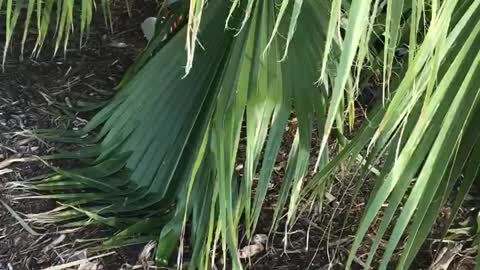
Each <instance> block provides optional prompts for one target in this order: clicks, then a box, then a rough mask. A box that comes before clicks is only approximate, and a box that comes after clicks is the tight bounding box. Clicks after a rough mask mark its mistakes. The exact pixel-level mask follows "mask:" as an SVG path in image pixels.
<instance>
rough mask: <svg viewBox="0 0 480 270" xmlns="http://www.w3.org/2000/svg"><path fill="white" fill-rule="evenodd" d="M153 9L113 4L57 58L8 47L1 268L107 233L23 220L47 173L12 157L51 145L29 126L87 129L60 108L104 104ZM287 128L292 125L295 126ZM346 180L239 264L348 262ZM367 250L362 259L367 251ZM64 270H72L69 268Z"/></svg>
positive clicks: (350, 227) (424, 264)
mask: <svg viewBox="0 0 480 270" xmlns="http://www.w3.org/2000/svg"><path fill="white" fill-rule="evenodd" d="M140 2H141V3H140ZM120 4H123V2H121V1H120V2H119V5H120ZM154 12H155V4H154V3H144V2H143V1H137V2H135V3H134V6H133V8H132V14H133V16H132V18H129V17H128V15H127V12H126V10H124V9H122V8H120V7H113V15H114V27H113V28H114V32H113V33H109V31H108V30H107V29H106V28H105V26H104V24H103V17H102V16H101V15H97V16H96V17H95V23H94V25H93V26H92V32H91V33H90V36H89V39H88V42H87V44H86V45H85V46H84V47H83V48H81V49H79V48H78V39H76V38H75V37H73V38H72V42H71V43H70V47H69V49H68V51H67V54H66V58H64V57H63V55H62V54H59V55H58V56H56V57H55V58H53V59H52V56H51V52H52V51H53V50H52V49H51V48H49V46H51V44H46V47H45V48H44V49H43V53H42V55H41V56H40V57H39V58H37V59H31V58H29V57H27V56H25V57H23V59H20V58H19V55H20V54H19V52H18V51H16V50H15V46H12V47H13V48H14V49H13V51H11V52H10V53H9V55H8V58H7V63H6V65H5V71H4V72H3V73H0V270H3V269H44V268H47V267H50V266H53V265H59V264H65V263H68V262H73V261H77V260H80V259H84V258H86V257H85V254H84V253H83V252H82V250H83V249H82V245H83V244H84V242H82V241H79V240H81V239H92V238H99V237H104V236H108V234H109V231H108V228H98V227H89V228H86V229H84V230H82V231H80V232H76V233H71V234H65V233H60V232H59V228H57V227H55V226H47V227H45V226H38V225H37V224H34V223H30V222H28V219H27V216H26V215H27V214H34V213H41V212H45V211H48V210H51V209H52V208H54V207H55V206H56V205H57V204H56V202H54V201H49V200H43V199H42V200H32V199H29V200H21V199H18V198H19V197H21V196H25V195H29V194H30V193H28V191H25V190H22V189H21V188H20V186H19V185H18V184H17V183H19V182H25V181H28V179H29V178H31V177H35V176H39V175H41V174H45V173H47V172H48V168H47V167H46V166H45V165H43V164H42V163H41V162H38V161H31V162H12V161H15V160H17V161H22V158H25V157H26V158H28V157H30V156H32V155H45V154H49V153H53V152H55V150H56V149H57V146H58V145H56V144H54V143H51V142H45V141H41V140H38V139H36V138H35V137H34V136H32V132H31V131H32V130H34V129H39V128H40V129H42V128H62V129H63V128H74V127H80V126H82V125H84V124H85V123H86V119H89V117H90V116H91V114H89V113H75V112H73V111H72V110H71V109H69V108H70V107H75V105H76V104H78V102H83V101H89V100H95V101H98V100H106V99H107V98H108V97H110V96H111V95H112V94H113V93H114V91H115V90H114V89H113V88H114V86H115V85H116V83H118V81H119V80H120V79H121V77H122V74H123V73H124V72H125V71H126V69H127V68H128V66H129V65H130V64H131V63H132V62H133V61H134V59H135V57H136V55H138V53H139V52H140V50H141V49H142V48H143V47H144V46H145V41H144V39H143V36H142V33H141V30H140V23H141V22H142V21H143V19H145V18H146V17H148V16H152V15H154ZM152 13H153V14H152ZM2 38H3V37H2ZM34 38H35V36H34V35H31V36H30V40H29V42H30V43H27V49H28V44H30V45H32V44H33V42H34ZM14 45H15V44H14ZM27 51H28V50H27ZM291 126H292V128H294V127H295V122H294V121H292V122H291ZM285 139H286V143H285V144H284V146H283V147H282V151H281V153H280V155H279V162H278V165H277V167H276V173H275V175H274V180H273V186H272V188H271V190H270V192H269V195H268V199H267V203H266V205H265V209H264V211H263V213H262V216H261V219H260V222H259V226H258V233H259V234H262V233H268V231H269V228H270V220H271V216H272V214H273V213H272V210H271V209H270V208H269V201H270V202H273V201H274V199H275V197H276V194H277V191H278V186H279V185H278V182H279V181H280V179H281V177H282V175H283V172H284V169H285V168H284V167H285V164H286V162H285V160H282V157H286V155H287V154H288V141H289V140H291V137H289V136H288V134H287V135H286V138H285ZM313 146H315V142H313ZM332 147H334V146H332ZM317 148H318V147H315V148H314V149H317ZM54 165H57V166H58V165H61V166H63V167H69V166H73V165H75V164H74V163H72V162H65V161H63V162H54ZM351 180H352V175H349V174H348V173H346V174H345V175H339V176H338V177H337V179H336V180H335V182H334V184H333V187H332V189H331V191H330V194H331V197H330V198H331V201H330V202H329V203H327V204H326V205H325V206H324V208H323V209H322V212H321V213H318V214H316V215H313V216H309V217H306V216H305V217H301V218H300V219H299V222H298V223H297V225H295V227H294V228H293V230H292V231H291V232H290V233H289V234H288V235H287V237H286V238H288V245H287V246H284V243H283V241H282V240H283V239H284V238H285V235H284V234H283V232H282V230H280V231H279V232H277V233H275V234H274V237H273V239H270V241H269V245H268V246H267V249H266V251H263V252H261V253H260V254H258V255H256V256H254V257H252V258H251V259H250V260H249V261H246V262H245V264H246V265H248V266H249V268H251V269H260V270H261V269H299V270H300V269H302V270H303V269H312V270H313V269H343V268H344V266H343V264H342V262H344V261H345V259H346V257H347V256H348V252H349V248H350V244H351V243H352V241H353V237H354V232H355V229H356V228H355V226H354V224H358V222H359V219H360V217H361V213H362V210H363V208H364V206H365V203H366V200H367V198H368V193H369V187H370V186H371V185H370V186H369V185H368V184H367V185H366V186H365V187H364V188H363V189H362V191H361V194H360V195H359V196H357V198H356V199H355V202H354V203H353V208H352V211H351V212H350V214H348V212H349V207H350V202H351V200H352V195H351V194H352V190H353V186H352V184H351ZM317 212H318V211H317ZM15 215H18V216H17V217H16V216H15ZM347 215H348V219H347ZM22 220H23V221H22ZM22 222H26V223H27V224H28V228H31V230H32V231H30V232H29V231H28V230H27V229H26V228H25V225H24V224H22ZM344 224H346V226H344ZM280 228H282V225H281V226H280ZM433 240H434V239H432V241H430V242H431V243H433V242H434V241H433ZM367 245H368V243H367ZM433 247H435V245H433V246H432V245H430V244H427V245H426V247H425V248H424V249H423V250H422V251H421V253H420V255H419V258H421V259H419V260H418V261H417V262H416V265H415V266H414V267H415V268H414V269H427V268H428V267H429V265H430V264H431V263H432V261H433V260H434V255H435V253H436V250H435V249H434V248H433ZM366 248H367V246H365V254H368V251H367V249H366ZM143 249H144V245H138V246H133V247H128V248H124V249H118V250H115V254H112V255H109V256H105V257H102V258H98V259H97V260H96V262H97V263H98V265H97V267H101V268H87V269H140V268H142V266H141V265H138V263H137V261H138V256H139V255H140V253H141V252H142V250H143ZM362 260H365V258H364V257H363V256H359V257H358V258H357V261H356V264H355V265H354V269H360V268H361V267H362V263H361V261H362ZM450 266H451V267H454V268H449V269H465V270H466V269H473V268H474V264H473V258H471V257H470V256H468V255H464V254H461V253H459V254H458V255H457V256H456V257H455V258H454V262H453V263H452V264H451V265H450ZM68 269H78V265H76V266H72V267H70V268H68Z"/></svg>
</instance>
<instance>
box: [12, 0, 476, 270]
mask: <svg viewBox="0 0 480 270" xmlns="http://www.w3.org/2000/svg"><path fill="white" fill-rule="evenodd" d="M27 3H28V5H26V6H27V11H26V20H25V27H24V29H25V33H27V32H28V30H27V29H28V26H29V25H30V18H31V17H32V14H33V10H34V9H36V10H37V15H36V17H37V24H36V27H37V29H39V31H38V43H37V45H38V46H36V49H37V51H38V50H39V48H40V46H41V44H42V42H43V41H44V39H45V35H46V31H47V30H48V28H49V27H48V26H49V25H50V24H51V23H53V22H50V14H51V13H52V12H53V11H54V9H53V6H54V3H55V5H56V6H57V8H56V9H55V10H56V12H58V15H57V17H56V18H57V21H56V28H55V29H56V36H57V43H56V48H58V46H59V44H60V42H61V41H62V40H64V41H65V42H66V41H67V40H68V36H69V34H70V33H71V31H72V29H73V27H72V25H73V24H74V21H75V20H74V16H73V14H76V11H75V8H76V7H77V3H74V1H72V0H65V1H58V2H56V1H54V0H47V1H45V2H41V1H33V0H29V1H27ZM108 3H109V2H108V1H102V7H104V11H105V14H106V18H107V23H108V20H109V18H110V15H109V12H108V10H109V9H108V5H109V4H108ZM79 4H80V3H79ZM13 6H14V4H13V1H12V0H8V1H7V6H6V11H7V16H6V17H7V24H6V28H7V31H6V33H7V35H6V36H7V41H6V46H5V52H6V51H7V49H8V44H10V40H11V37H12V33H13V29H14V27H15V25H16V23H17V20H18V17H19V14H20V13H21V12H22V10H23V8H24V6H23V2H22V1H20V2H18V1H17V2H16V3H15V7H13ZM93 6H94V2H92V1H90V0H83V1H82V2H81V4H80V5H78V7H80V10H79V12H80V13H79V14H80V18H81V20H80V32H81V33H82V35H83V33H86V32H88V25H89V23H90V21H91V17H92V12H93ZM479 16H480V1H477V0H464V1H458V0H446V1H438V0H413V1H404V0H387V1H379V0H374V1H372V0H351V1H340V0H331V1H324V0H311V1H302V0H296V1H288V0H283V1H278V2H276V1H262V0H257V1H255V0H249V1H239V0H234V1H231V2H229V1H220V0H218V1H209V2H208V3H207V1H205V0H190V1H189V2H185V3H184V2H181V3H180V5H179V6H178V7H176V8H175V9H173V10H171V14H170V15H169V16H168V17H167V19H165V20H158V23H157V25H156V30H155V36H154V37H153V39H152V40H150V42H149V44H148V46H147V48H145V50H144V52H143V53H142V54H141V55H140V56H139V58H138V59H137V61H136V63H135V64H134V65H133V66H132V67H131V68H130V69H129V71H128V72H127V73H126V74H125V77H124V79H123V80H122V82H121V83H120V85H119V87H118V89H119V90H118V92H117V93H116V95H115V96H114V97H113V98H112V100H111V101H110V102H109V103H108V104H107V105H106V106H104V107H103V108H102V109H101V110H100V111H99V112H98V113H97V114H96V115H95V116H94V117H93V118H92V119H91V120H90V121H89V122H88V124H87V125H86V126H85V127H84V128H83V129H81V130H79V131H59V130H39V131H38V132H37V133H38V136H41V137H43V138H46V139H50V140H57V141H64V142H74V143H78V144H80V145H82V146H83V148H82V149H81V150H79V151H77V152H75V153H60V154H56V155H53V156H49V157H48V158H76V159H80V160H82V161H84V162H85V163H86V164H87V165H86V166H85V167H83V168H78V169H74V170H64V169H60V168H53V169H54V170H55V172H54V173H53V174H51V175H49V176H46V177H44V178H42V179H41V180H39V181H38V182H37V183H35V184H34V185H33V188H36V187H40V186H41V188H42V189H43V190H45V189H47V190H48V187H49V186H52V187H55V188H54V190H55V193H57V194H59V195H56V198H58V199H61V200H62V203H63V205H64V206H62V207H60V208H58V209H55V210H54V211H51V212H49V213H48V216H44V217H43V218H44V219H43V221H44V222H63V223H72V224H73V225H76V226H83V225H85V224H104V225H107V226H111V227H113V228H115V229H116V230H117V232H116V233H115V234H114V235H113V236H112V238H110V239H109V240H107V241H106V242H104V243H102V246H101V248H113V247H118V246H123V245H130V244H134V243H141V242H147V241H149V240H152V239H154V240H157V241H158V246H157V250H156V260H157V263H158V264H163V265H166V264H168V263H169V259H170V257H171V255H172V253H173V252H175V251H177V252H178V258H179V261H178V262H179V263H180V264H181V262H182V260H181V259H182V258H183V252H184V250H183V248H184V246H185V241H190V246H191V250H190V256H189V257H190V261H189V267H190V268H192V269H208V268H209V266H210V264H211V262H212V260H214V258H212V256H214V255H212V249H215V248H216V247H221V250H222V254H223V255H222V256H223V257H224V258H226V257H227V255H228V257H229V259H230V264H231V265H232V268H233V269H241V268H242V263H241V261H240V258H239V255H238V252H237V251H238V249H239V247H238V245H239V241H240V238H241V237H243V235H240V233H239V231H238V228H239V226H240V225H243V226H244V227H245V233H244V234H245V236H246V237H247V239H251V238H252V237H253V235H254V232H255V229H256V227H257V222H258V219H259V216H260V213H261V210H262V205H263V202H264V200H265V197H266V193H267V190H268V186H269V182H270V179H271V175H272V172H273V170H274V166H275V161H276V158H277V155H278V152H279V149H280V145H281V143H282V140H283V134H284V131H285V128H286V127H287V124H288V120H289V117H290V114H291V113H292V111H293V112H294V114H295V116H296V119H297V129H296V131H295V132H296V133H295V135H294V140H293V142H292V145H291V150H290V153H289V155H288V164H287V167H286V173H285V176H284V178H283V179H282V184H281V188H280V191H279V194H278V199H277V202H276V204H275V209H274V215H273V220H272V229H271V230H276V229H277V228H278V226H279V223H280V220H281V219H283V218H284V219H285V230H286V231H288V230H290V229H291V227H292V226H293V225H294V224H295V222H296V220H297V218H298V216H299V215H300V214H301V213H302V212H304V211H308V207H306V206H311V205H313V204H314V203H321V202H322V200H323V197H324V192H325V191H326V189H327V188H328V183H329V179H330V178H331V177H332V175H333V174H335V173H336V172H338V170H339V168H340V167H348V166H354V165H358V164H357V161H358V160H359V159H360V160H361V164H362V165H361V167H360V169H359V171H358V183H357V186H358V187H360V186H361V184H362V179H364V178H365V176H366V175H369V174H370V172H371V169H372V166H373V165H376V164H377V163H378V161H379V160H381V161H382V166H381V170H380V174H379V175H378V176H377V177H376V180H375V187H374V189H373V190H372V191H371V196H370V199H369V203H368V205H367V207H366V209H365V212H364V216H363V218H362V220H361V222H360V224H359V225H358V231H357V235H356V238H355V240H354V242H353V244H352V247H351V252H350V257H349V258H348V259H347V261H346V262H345V263H346V266H347V268H349V267H350V266H351V264H352V261H353V259H354V258H355V255H356V253H357V251H358V249H359V247H360V245H361V243H362V241H363V239H364V238H365V236H366V234H367V231H368V229H369V227H370V226H371V225H372V223H373V222H374V220H375V218H376V217H377V216H378V215H379V213H380V210H381V208H382V207H383V206H384V205H385V204H386V205H387V206H386V208H385V209H383V210H382V218H381V222H380V225H379V226H378V228H377V231H376V235H375V237H374V239H373V243H372V245H371V246H370V251H369V254H368V257H367V261H366V263H365V266H364V267H365V268H369V266H370V265H372V263H374V262H373V260H374V258H375V255H376V253H377V250H378V248H379V246H380V243H381V241H382V240H383V239H384V238H388V243H387V245H386V248H385V252H383V254H382V257H383V259H382V260H381V261H379V262H375V263H378V268H379V269H386V268H387V266H388V264H389V262H390V261H391V260H392V256H393V254H394V251H395V250H396V248H397V247H398V246H399V245H400V244H402V254H401V257H400V258H399V260H398V261H396V265H397V268H398V269H408V267H409V266H410V265H411V264H412V262H413V260H414V258H415V255H416V254H417V252H418V251H419V249H420V247H421V245H422V243H423V242H424V241H425V239H426V238H427V236H428V235H429V233H430V229H431V227H432V226H433V224H434V222H435V220H436V217H437V215H438V213H439V211H440V209H441V207H442V206H443V205H444V204H445V203H446V202H447V201H448V199H449V198H450V197H451V196H452V194H453V195H455V199H454V200H455V201H454V205H453V207H452V214H451V216H450V218H449V220H448V222H447V223H448V224H447V227H448V226H449V225H450V224H451V223H452V221H453V218H454V217H455V213H456V212H457V210H458V209H459V207H460V206H461V204H462V201H463V199H464V197H465V196H466V194H467V193H468V191H469V189H470V188H471V186H472V185H473V184H474V181H475V180H476V179H477V178H478V169H479V165H478V164H479V161H480V160H478V159H479V158H480V155H479V154H480V142H479V140H478V139H479V137H480V134H479V133H478V132H477V131H478V123H480V103H479V94H480V89H479V87H478V85H479V84H478V82H477V80H478V76H475V75H476V74H478V72H479V64H480V54H479V51H480V50H479V49H480V21H479V20H478V18H479ZM180 17H181V18H184V19H183V20H179V18H180ZM179 22H180V25H177V24H179ZM174 24H175V26H176V27H174V28H175V29H176V30H175V31H174V32H171V31H172V29H173V28H172V27H173V26H174ZM177 26H179V27H177ZM165 35H167V39H164V37H165ZM65 44H67V43H65ZM4 55H5V54H4ZM372 81H376V85H377V86H378V88H379V90H378V91H379V95H378V96H379V98H378V100H377V101H378V102H377V104H376V105H375V106H373V108H371V109H370V110H369V112H368V115H367V116H366V117H365V120H364V123H363V127H362V128H360V129H359V130H357V131H354V132H353V135H352V136H350V135H349V136H346V135H345V134H346V133H347V131H346V130H345V128H346V129H347V130H349V129H352V128H353V126H354V124H355V119H356V117H357V116H358V115H356V114H357V111H356V110H355V107H356V105H355V104H356V99H357V97H358V96H359V95H361V94H362V92H363V91H364V90H365V88H366V86H367V84H369V83H371V82H372ZM244 123H245V125H246V130H245V134H246V149H245V161H244V173H243V175H242V176H241V177H238V176H236V174H235V167H236V166H237V164H236V159H237V154H238V152H239V140H240V134H241V131H242V125H243V124H244ZM314 130H316V131H317V132H316V133H315V132H314ZM315 134H319V137H318V138H315ZM314 139H318V141H319V142H320V143H319V149H318V155H317V156H314V157H312V151H311V150H312V149H311V142H312V140H314ZM329 140H336V141H338V142H339V143H340V145H341V147H340V149H339V151H338V152H336V153H329V152H328V143H329ZM312 158H313V159H314V160H315V162H314V165H313V167H312V166H310V161H311V160H312ZM310 170H313V171H314V172H315V174H314V176H313V177H312V178H311V179H308V181H306V179H307V175H308V173H309V171H310ZM52 189H53V188H52ZM65 206H68V207H65ZM284 214H285V215H284ZM38 221H42V216H38ZM387 232H388V233H387ZM187 234H188V236H189V237H188V239H186V237H185V236H186V235H187ZM405 235H408V237H407V238H406V239H405V238H403V236H405Z"/></svg>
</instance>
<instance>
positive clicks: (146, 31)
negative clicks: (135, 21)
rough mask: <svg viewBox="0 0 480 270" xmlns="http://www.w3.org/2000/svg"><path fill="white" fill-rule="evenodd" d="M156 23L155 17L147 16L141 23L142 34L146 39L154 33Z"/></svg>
mask: <svg viewBox="0 0 480 270" xmlns="http://www.w3.org/2000/svg"><path fill="white" fill-rule="evenodd" d="M156 23H157V18H155V17H148V18H146V19H145V21H143V23H142V26H141V27H142V32H143V36H144V37H145V38H146V39H147V40H148V41H150V40H152V38H153V35H155V24H156Z"/></svg>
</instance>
